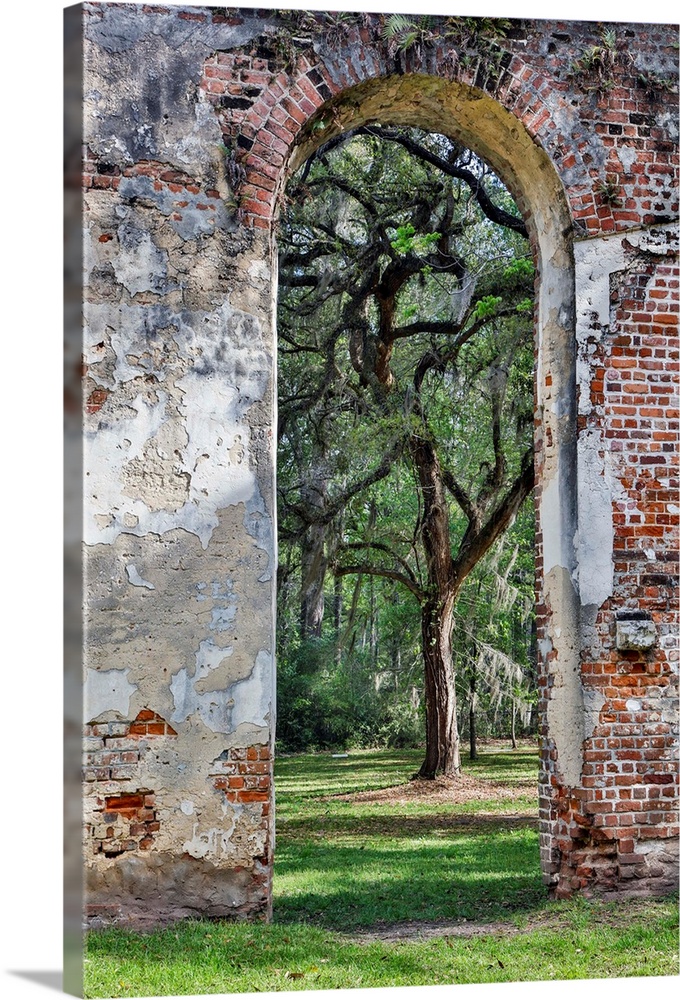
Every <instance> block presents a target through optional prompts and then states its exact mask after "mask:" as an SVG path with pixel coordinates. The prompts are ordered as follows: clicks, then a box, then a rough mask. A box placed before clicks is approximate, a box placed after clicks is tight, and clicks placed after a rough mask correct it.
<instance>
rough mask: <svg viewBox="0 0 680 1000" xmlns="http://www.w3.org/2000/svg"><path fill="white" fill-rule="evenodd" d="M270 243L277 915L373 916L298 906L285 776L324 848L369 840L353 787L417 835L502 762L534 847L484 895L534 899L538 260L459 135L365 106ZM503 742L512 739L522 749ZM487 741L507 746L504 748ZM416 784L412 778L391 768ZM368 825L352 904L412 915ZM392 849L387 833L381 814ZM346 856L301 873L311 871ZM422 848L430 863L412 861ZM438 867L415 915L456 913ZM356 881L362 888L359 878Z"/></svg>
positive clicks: (456, 881) (290, 204) (315, 162)
mask: <svg viewBox="0 0 680 1000" xmlns="http://www.w3.org/2000/svg"><path fill="white" fill-rule="evenodd" d="M278 248H279V301H278V324H277V325H278V336H279V356H278V387H279V405H278V410H279V458H278V515H279V553H280V557H279V578H278V612H279V617H278V640H277V646H278V657H277V658H278V692H279V705H278V713H277V715H278V722H277V739H278V749H279V753H278V755H277V756H278V759H279V772H278V774H277V782H278V787H279V797H278V821H279V827H278V828H279V843H278V850H277V874H279V876H280V881H281V883H282V886H283V890H282V892H283V900H282V912H283V913H284V915H287V914H288V913H289V911H290V914H291V915H292V914H293V913H294V912H295V907H296V905H298V904H300V905H301V906H302V911H301V912H302V913H303V918H304V919H308V918H318V917H321V918H327V919H328V915H329V914H330V920H331V922H333V921H335V923H336V924H337V921H338V920H341V921H342V920H345V921H349V922H350V923H349V924H348V926H349V925H351V922H352V921H353V920H358V921H359V922H362V921H365V919H366V917H365V907H364V906H363V905H362V903H361V902H355V903H349V904H347V903H346V899H347V898H348V897H347V896H344V897H343V896H342V894H341V893H339V892H338V893H337V898H336V899H335V900H334V902H333V903H329V899H328V897H327V895H326V894H325V891H324V890H322V888H321V886H319V888H318V890H317V891H315V892H312V893H310V892H309V887H307V888H306V889H305V890H304V891H303V892H302V895H303V896H304V897H305V898H304V901H301V900H300V895H301V890H300V889H299V888H297V889H296V888H295V874H296V871H295V869H296V861H295V860H294V856H295V849H294V847H293V846H292V845H291V844H289V843H288V838H287V832H288V829H289V828H288V822H289V821H290V817H291V813H290V810H289V803H288V802H287V800H286V794H287V793H288V794H290V795H291V800H290V801H291V803H293V802H297V811H296V816H297V822H298V827H297V828H298V833H299V832H300V831H301V830H304V831H305V835H307V836H310V837H312V838H314V836H315V835H318V834H319V830H318V829H317V830H315V829H313V827H314V825H315V824H316V825H318V824H319V823H321V825H322V830H321V833H322V835H323V839H324V843H323V845H322V853H324V854H326V853H327V851H328V850H329V848H330V846H331V844H332V843H333V842H334V840H337V839H339V841H341V842H343V841H346V839H347V837H349V838H350V840H351V839H352V837H355V838H356V837H358V838H360V837H361V830H362V826H361V823H360V822H359V820H358V817H356V816H353V815H352V814H351V809H352V808H353V804H355V803H361V804H363V805H361V806H360V808H359V811H360V812H361V809H362V808H363V809H364V810H365V809H369V810H370V803H371V802H375V803H376V804H377V806H378V809H379V810H380V809H382V818H383V819H385V818H386V813H385V810H387V816H389V817H391V821H392V822H397V817H398V816H399V813H400V803H401V804H402V805H407V807H408V808H411V809H412V810H413V815H412V817H410V818H411V822H412V825H413V827H414V830H417V831H419V833H418V835H419V836H420V838H421V840H422V839H423V838H425V839H428V838H429V837H430V836H431V835H432V822H431V820H432V816H430V817H429V819H428V820H426V819H425V818H424V814H423V808H425V810H426V812H427V810H428V808H430V809H431V806H432V804H433V803H434V802H437V803H438V806H437V816H436V823H435V826H441V825H442V824H443V826H444V827H448V826H450V824H451V822H452V821H453V819H454V818H455V808H454V809H450V808H449V807H455V806H458V805H460V803H461V802H467V801H471V800H473V799H474V798H475V796H477V798H479V797H480V795H485V794H486V795H487V796H488V795H490V796H491V798H493V797H494V794H495V791H498V787H499V786H498V782H496V784H495V786H494V785H493V784H490V783H489V778H490V777H491V776H492V771H493V767H494V765H500V766H501V770H503V768H505V771H504V773H505V774H506V776H507V775H509V776H510V778H509V786H510V787H512V785H513V781H514V782H515V785H516V787H515V788H514V789H513V796H514V797H513V796H510V798H511V799H512V801H513V802H514V803H515V805H514V806H511V812H513V810H514V813H513V814H514V815H515V816H518V815H523V817H524V818H523V820H522V822H521V823H519V825H517V828H516V829H515V830H513V832H512V836H511V839H513V838H514V839H517V837H519V839H520V840H522V839H523V840H524V848H525V849H526V850H529V849H531V850H533V855H534V857H533V865H527V863H526V861H527V858H526V856H524V855H522V852H521V851H520V852H519V854H517V852H516V851H515V861H516V867H515V870H514V872H513V873H512V874H508V873H507V872H506V876H507V877H505V878H503V879H502V880H501V881H499V883H498V886H497V888H498V889H499V891H501V893H502V895H503V896H505V897H512V896H514V895H515V894H517V900H518V901H519V899H520V898H521V899H522V900H523V901H524V903H526V901H527V893H528V892H529V895H530V896H531V895H532V893H538V894H539V895H541V896H542V895H543V893H544V890H543V889H542V885H541V879H540V872H539V871H538V865H537V856H538V850H537V832H536V827H537V822H538V817H537V810H536V771H537V748H536V740H535V735H536V729H537V715H536V711H535V705H536V701H537V676H536V655H535V650H536V642H535V628H534V613H533V609H534V597H533V587H534V548H535V545H534V509H533V503H532V496H531V494H532V489H533V482H534V336H533V332H534V322H533V317H534V297H533V296H534V284H535V265H534V260H533V253H532V250H531V247H530V244H529V240H528V234H527V231H526V227H525V224H524V222H523V220H522V218H521V215H520V213H519V210H518V209H517V206H516V204H515V203H514V201H513V199H512V197H511V195H510V194H509V192H508V190H507V189H506V188H505V187H504V185H503V184H502V182H501V181H500V179H499V178H498V176H497V175H496V174H495V173H494V172H493V171H492V170H491V168H490V167H488V165H487V164H486V163H485V162H484V161H483V160H482V159H480V158H479V157H478V156H477V155H476V154H475V153H474V152H473V151H472V150H470V149H469V148H468V147H466V146H465V145H464V144H463V143H462V142H460V141H458V140H456V139H451V138H449V137H447V136H444V135H442V134H439V133H433V132H429V131H425V130H423V129H417V128H413V127H406V126H393V125H383V124H379V123H376V122H372V123H370V124H366V125H363V126H360V127H358V128H356V129H353V130H350V131H349V132H346V133H343V134H341V135H338V136H337V137H335V138H333V139H332V140H331V141H330V142H329V143H327V144H324V145H322V146H320V147H319V148H318V149H316V150H315V151H314V152H313V153H312V155H311V156H310V157H309V158H307V160H306V161H305V162H304V163H303V164H302V165H301V166H300V168H299V169H298V171H297V172H296V173H294V174H293V175H292V176H291V179H290V181H289V184H288V187H287V189H286V194H285V199H284V202H283V206H282V211H281V217H280V222H279V231H278ZM463 736H465V738H466V750H465V752H464V753H463V752H462V748H461V737H463ZM518 736H525V737H527V740H526V742H525V743H524V744H523V745H522V746H519V745H518ZM494 738H495V739H496V740H497V742H496V743H495V744H494V743H488V744H487V747H488V748H489V753H488V754H486V756H485V760H484V761H483V762H482V765H483V766H482V770H481V772H480V774H482V775H483V777H481V778H480V779H478V778H476V776H475V768H473V770H472V772H471V771H470V764H471V763H472V762H476V761H478V760H479V758H480V753H479V749H480V747H479V743H480V739H490V740H493V739H494ZM501 747H503V749H505V748H508V749H509V748H510V747H514V748H515V750H516V751H517V753H516V756H515V759H514V764H510V758H509V757H507V755H506V756H505V757H503V755H502V754H501V753H499V751H500V750H501ZM282 754H284V755H285V754H304V755H305V756H302V757H300V758H297V760H295V759H293V758H286V757H285V756H284V757H282ZM515 764H517V765H518V766H517V767H515ZM477 766H478V765H477ZM484 767H486V770H484ZM532 767H533V773H532V770H531V769H532ZM523 768H524V769H525V770H526V769H528V775H529V776H528V781H527V780H526V775H524V779H525V780H524V784H523V781H522V775H523V770H522V769H523ZM414 769H415V773H414ZM296 771H297V773H296ZM518 776H519V777H518ZM409 777H415V778H417V779H418V780H416V781H415V782H411V783H409V784H407V785H404V782H405V781H406V779H408V778H409ZM527 784H528V789H527V787H526V785H527ZM390 786H397V787H396V789H395V787H390ZM282 792H283V794H282ZM333 793H335V794H333ZM515 793H516V794H515ZM318 796H321V797H322V799H323V801H324V806H323V808H322V811H321V814H318V813H316V814H315V811H314V806H313V802H314V799H315V797H318ZM329 796H330V797H329ZM375 796H377V797H378V798H377V799H375ZM531 798H533V809H532V812H533V819H528V818H527V816H526V812H527V810H528V809H531V806H530V805H528V802H529V800H530V799H531ZM518 803H519V804H518ZM428 804H429V805H428ZM506 805H508V802H507V797H506ZM300 810H301V811H300ZM294 811H295V810H294ZM402 811H403V810H402ZM303 814H304V816H305V817H306V818H305V819H304V820H303V821H302V823H301V825H300V822H299V821H300V819H301V815H303ZM320 815H323V817H324V818H323V820H320V818H319V816H320ZM343 817H344V819H343ZM374 820H375V817H372V818H369V820H368V825H369V827H370V826H371V824H372V823H373V822H374ZM390 828H391V822H390V821H389V820H388V822H387V826H386V829H387V830H388V831H389V830H390ZM364 832H365V831H364ZM383 832H384V831H383ZM440 833H441V830H440ZM376 837H377V840H375V841H374V843H373V850H372V851H371V852H370V855H369V856H367V855H366V853H365V852H366V846H367V845H366V844H364V845H363V847H361V848H360V849H361V850H363V851H364V853H363V855H362V864H361V865H358V864H357V863H356V861H355V862H354V863H352V864H351V867H352V869H353V871H354V872H355V873H358V872H359V871H360V872H361V875H360V876H359V886H358V887H357V890H358V891H357V892H354V891H353V892H352V893H351V894H350V896H351V898H354V899H355V900H357V899H359V900H361V899H362V898H363V896H364V895H366V899H367V900H368V899H369V898H372V896H375V899H373V902H372V905H373V907H374V909H375V910H376V912H377V914H378V916H377V919H381V920H385V919H392V920H394V919H397V920H398V919H405V918H406V916H407V915H408V914H410V913H411V912H412V900H411V899H410V897H409V894H408V893H406V894H405V893H404V885H403V884H402V883H401V879H402V878H404V879H405V878H408V879H409V880H412V878H413V873H412V872H411V873H410V875H407V874H406V873H405V871H404V874H402V875H399V876H397V877H396V878H395V877H394V869H393V868H391V869H390V870H391V876H390V879H389V887H388V885H387V882H388V880H387V879H385V877H384V873H383V877H382V879H381V876H380V862H379V860H378V856H379V855H381V854H382V852H383V851H384V848H385V844H384V843H382V844H381V842H380V835H379V834H378V833H376ZM435 839H436V838H435ZM407 841H409V838H407ZM390 842H391V843H392V845H394V844H396V843H401V840H400V839H399V838H398V837H395V836H394V831H392V833H391V834H390ZM530 845H532V846H530ZM336 846H338V845H337V844H336ZM512 847H513V850H514V848H515V847H516V845H514V844H513V845H512ZM433 850H434V851H435V853H436V847H434V848H433ZM282 852H283V856H282ZM403 853H404V857H406V856H407V855H408V854H409V848H408V847H406V846H404V849H403ZM482 853H483V852H482ZM496 853H497V854H498V856H499V857H502V856H503V850H499V851H498V852H496ZM472 854H473V855H474V851H472ZM341 856H342V850H341V852H340V855H336V856H335V858H334V859H333V858H331V857H328V858H326V860H325V861H324V862H323V863H321V864H320V865H318V866H317V867H318V869H319V870H323V872H324V873H325V876H326V877H327V876H328V873H329V870H331V869H334V868H335V867H336V866H337V864H338V861H339V859H340V857H341ZM418 856H419V858H420V859H421V861H420V862H419V863H421V864H422V863H423V861H422V859H423V857H424V856H426V855H423V854H422V852H421V853H420V854H419V855H418ZM433 856H434V855H433ZM519 857H522V860H521V861H517V859H518V858H519ZM383 860H384V859H383ZM346 861H347V858H345V862H346ZM366 861H367V862H368V864H366V863H365V862H366ZM480 863H481V864H482V866H483V867H484V868H486V869H487V870H488V868H489V865H490V864H491V865H492V867H493V863H492V862H491V861H490V859H489V858H488V857H485V858H484V859H483V860H481V857H477V858H476V859H475V860H469V862H468V869H469V868H470V866H472V870H474V871H475V873H476V875H477V876H478V875H480V871H479V869H478V866H479V864H480ZM455 867H459V866H453V867H452V879H451V889H450V891H451V893H454V896H453V897H452V898H451V899H447V898H446V896H444V897H442V894H441V893H437V892H435V891H434V890H433V889H432V891H431V892H430V889H431V888H432V887H431V886H429V882H428V878H427V877H426V878H425V879H424V881H423V898H422V901H421V902H420V903H418V904H416V905H415V910H416V911H418V915H419V916H421V918H423V916H422V912H421V911H423V912H424V913H425V915H426V916H427V918H428V919H429V918H432V919H442V917H445V916H446V915H447V914H448V913H449V912H453V911H452V909H451V907H452V904H453V906H454V908H455V910H456V912H457V913H458V915H459V916H460V913H461V912H462V913H463V914H465V912H467V910H466V906H468V909H469V916H468V919H472V918H474V915H475V912H476V911H475V905H473V904H472V902H470V901H469V902H466V899H465V896H466V885H465V879H463V880H462V881H461V879H460V878H456V876H455V874H454V871H453V868H455ZM529 868H533V874H530V872H529ZM281 869H283V873H282V872H281ZM532 877H533V883H531V878H532ZM367 880H368V882H369V883H371V884H373V885H374V889H375V888H376V885H375V884H376V883H377V884H378V886H379V891H375V892H373V893H372V895H371V893H368V894H365V893H364V892H363V888H362V887H363V886H364V883H366V881H367ZM331 881H332V880H331ZM472 881H473V882H474V881H475V880H474V879H473V880H472ZM529 883H531V884H529ZM456 887H458V888H457V889H456ZM468 887H469V886H468ZM501 887H502V888H501ZM478 890H479V886H477V887H476V889H475V892H477V893H478ZM332 893H333V890H332V887H331V895H332ZM456 893H458V894H457V895H456ZM428 895H429V900H428V899H427V896H428ZM482 896H484V893H482ZM478 898H481V897H479V896H478ZM398 900H400V901H401V904H402V910H403V912H402V910H400V908H399V905H398ZM381 901H382V902H383V903H384V904H385V905H384V907H383V909H384V913H383V912H382V911H381ZM496 902H497V903H498V905H499V906H500V905H501V904H500V898H499V900H498V901H496ZM505 904H507V905H509V906H510V907H511V908H512V902H511V900H507V899H506V901H505ZM505 904H504V905H505ZM403 907H406V909H403ZM461 907H462V910H461ZM352 910H357V911H358V912H352ZM362 914H363V916H362Z"/></svg>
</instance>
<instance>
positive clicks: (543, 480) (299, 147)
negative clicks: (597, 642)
mask: <svg viewBox="0 0 680 1000" xmlns="http://www.w3.org/2000/svg"><path fill="white" fill-rule="evenodd" d="M320 78H321V74H320V73H317V74H316V79H320ZM303 79H304V80H308V79H309V76H308V75H306V76H305V77H304V78H303ZM290 90H291V91H292V92H293V93H296V92H298V90H299V91H300V92H303V90H302V87H300V81H299V80H298V81H296V82H294V83H293V84H292V86H291V87H290ZM305 90H306V92H307V93H309V86H307V87H306V88H305ZM291 99H292V98H289V100H291ZM286 103H287V98H286V96H285V95H284V97H282V98H281V100H280V103H279V104H277V105H276V107H284V108H285V106H286ZM313 103H314V104H315V111H314V113H313V114H312V115H310V117H309V118H308V119H307V120H306V121H304V122H300V123H298V124H299V128H298V129H297V130H296V134H295V138H294V139H293V141H292V142H291V144H290V146H289V147H288V148H287V149H286V151H285V153H283V152H282V153H281V154H280V155H281V156H282V157H283V162H282V164H281V166H280V168H279V171H278V176H277V177H276V178H273V177H272V178H271V180H272V181H273V186H270V185H266V186H264V187H262V186H260V184H259V183H258V177H261V176H262V175H261V174H260V171H261V170H262V168H263V164H262V163H261V162H260V156H261V153H259V152H257V151H255V150H256V149H258V148H261V147H263V146H264V144H265V143H266V142H267V139H263V131H262V130H263V129H265V128H266V123H265V124H263V126H262V127H261V129H260V132H259V140H258V146H257V147H253V149H254V151H253V153H252V156H248V157H246V158H245V163H246V164H247V174H246V180H245V185H244V196H245V197H246V198H247V200H246V202H245V207H244V211H245V213H246V217H247V221H248V222H249V223H250V224H253V225H256V226H257V225H258V224H259V223H260V222H261V221H262V220H264V218H265V216H263V215H257V214H256V212H255V211H254V207H255V205H256V206H257V208H258V210H261V209H262V208H263V207H264V206H266V207H267V209H268V210H270V211H271V218H272V219H274V220H275V219H276V216H277V208H278V200H279V199H280V196H281V194H282V190H283V187H284V185H285V179H286V178H287V177H288V176H290V174H291V173H292V172H293V171H295V170H296V169H297V168H298V167H299V166H301V165H302V163H303V162H304V161H305V159H306V158H307V157H308V156H309V155H310V154H311V152H312V151H313V150H314V149H315V148H317V147H318V146H319V145H321V144H322V143H325V142H327V141H329V140H330V139H332V138H334V136H336V135H338V134H340V133H341V132H342V131H344V130H346V129H347V128H350V127H351V128H356V127H358V126H360V125H363V124H366V123H370V122H372V121H379V122H381V123H382V124H399V125H411V126H416V127H419V128H425V129H430V130H432V131H434V130H436V131H438V132H441V133H444V134H448V135H449V136H451V137H452V138H455V139H457V140H459V141H461V142H462V143H464V144H465V145H466V146H468V147H470V148H473V149H474V151H475V152H477V153H478V154H479V155H481V156H483V157H484V158H485V159H486V160H487V162H490V163H492V165H493V166H494V168H495V170H496V172H497V173H498V174H499V176H500V177H501V179H502V180H503V181H504V182H505V183H506V185H507V186H508V187H509V188H510V189H511V190H512V193H513V195H514V196H515V198H516V200H517V202H518V204H520V205H521V206H522V208H523V210H524V213H525V221H526V223H527V227H528V229H529V234H530V242H531V245H532V249H533V253H534V256H535V263H536V273H537V281H536V310H535V344H536V358H537V362H536V412H535V454H536V480H537V484H538V485H537V490H536V513H537V534H536V539H537V549H536V552H537V555H536V572H537V586H538V593H539V606H540V608H541V609H542V613H541V614H539V616H538V636H539V642H540V647H539V648H540V649H541V651H542V657H541V659H542V668H541V687H540V690H541V700H540V704H539V714H540V719H541V723H540V730H541V733H542V737H543V742H542V769H543V772H544V775H545V776H546V777H545V780H544V781H543V782H542V783H541V788H540V802H541V843H542V852H541V859H542V865H543V872H544V878H545V881H546V883H547V884H548V885H553V884H554V883H555V877H554V876H555V852H554V844H555V840H556V828H557V823H558V806H557V800H556V796H555V792H554V789H553V787H551V784H550V778H549V777H548V776H549V775H558V774H559V775H560V779H559V780H560V782H562V781H564V780H565V777H566V779H567V782H568V784H570V785H576V784H578V781H579V779H580V774H581V767H582V764H583V751H582V743H583V738H584V734H583V724H582V717H583V697H582V693H581V689H580V683H579V658H578V643H577V642H576V641H574V637H575V636H577V635H578V633H579V629H580V621H579V615H580V608H579V600H578V594H577V584H576V582H575V580H574V577H575V574H576V566H577V557H576V552H575V548H574V540H575V538H576V534H577V520H576V517H577V498H576V490H577V483H576V474H575V469H576V464H577V459H576V448H577V442H576V392H575V380H576V337H575V314H576V307H575V286H574V270H573V247H572V226H571V218H570V213H569V208H568V205H567V201H566V197H565V193H564V189H563V187H562V185H561V183H560V180H559V177H558V175H557V172H556V171H555V169H554V168H553V166H552V164H551V163H550V161H549V159H548V158H547V156H546V155H545V153H544V151H543V150H542V149H541V147H540V146H538V145H537V144H536V143H534V142H533V141H532V139H531V136H530V135H529V133H528V131H527V130H526V129H525V128H524V127H523V126H522V125H520V124H518V122H517V119H516V118H515V117H514V116H512V115H511V114H509V113H508V112H506V111H505V109H504V108H503V107H502V106H501V105H500V104H499V103H498V102H497V101H496V100H494V99H493V98H490V97H489V96H488V95H485V94H484V93H483V92H481V91H479V90H477V89H474V88H471V87H469V86H467V85H460V84H457V83H455V82H451V81H446V80H442V78H441V77H431V76H424V75H422V74H419V73H418V74H416V73H414V74H404V75H402V76H399V77H396V78H394V77H386V78H377V79H374V80H371V81H369V82H368V83H365V84H359V85H355V86H354V87H351V88H349V89H348V90H347V91H343V92H340V93H338V94H337V95H336V96H335V97H334V99H333V100H332V101H327V102H324V103H322V104H321V105H318V100H317V101H316V102H313ZM278 117H281V116H280V115H279V116H278ZM289 123H290V122H289ZM319 123H322V124H323V126H324V127H323V128H319ZM282 141H283V140H281V139H279V142H282ZM277 148H278V149H279V150H280V149H281V148H282V147H281V146H280V145H279V144H278V143H277ZM272 173H273V171H272ZM260 183H261V182H260ZM253 199H255V201H254V202H253ZM563 776H564V777H563Z"/></svg>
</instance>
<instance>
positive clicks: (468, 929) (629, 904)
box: [346, 897, 675, 944]
mask: <svg viewBox="0 0 680 1000" xmlns="http://www.w3.org/2000/svg"><path fill="white" fill-rule="evenodd" d="M576 902H577V905H580V907H581V909H582V910H583V911H584V912H583V913H582V914H581V920H583V919H584V918H585V919H587V923H588V926H589V927H590V928H595V927H611V928H614V929H625V928H628V927H630V925H631V924H632V923H634V922H636V921H647V920H653V919H656V918H657V917H658V916H659V915H660V914H662V913H663V912H665V910H666V909H668V905H669V901H668V899H664V898H658V899H654V898H651V899H650V898H648V897H647V898H632V899H624V900H622V899H619V900H617V901H616V902H611V901H607V902H606V901H604V900H600V899H589V900H586V899H583V898H581V899H580V900H577V901H576ZM673 905H675V904H673ZM565 908H566V909H565ZM571 909H573V907H570V904H569V903H565V904H561V905H560V904H557V905H556V906H555V904H553V906H552V907H551V908H549V909H545V910H539V911H538V912H535V913H532V914H531V915H530V916H527V918H526V919H525V920H523V921H522V922H521V925H518V924H516V923H513V922H511V921H508V920H497V921H494V922H488V923H483V922H479V923H478V922H477V921H475V920H459V921H458V922H457V923H450V922H449V923H447V922H444V921H442V922H438V921H422V922H420V921H417V920H405V921H403V922H401V923H398V924H387V923H384V924H382V923H377V924H373V926H372V927H367V928H365V929H364V930H357V931H353V932H352V934H348V935H346V937H347V938H348V939H349V940H351V941H352V942H354V943H355V944H376V943H377V942H382V943H385V944H398V943H399V942H400V941H401V942H404V943H406V942H413V941H429V940H430V939H431V938H443V939H446V938H473V937H486V936H490V935H493V936H494V937H513V936H515V935H516V934H529V933H531V932H532V931H536V930H546V931H564V930H567V929H568V928H569V927H571V926H573V914H571V913H570V910H571Z"/></svg>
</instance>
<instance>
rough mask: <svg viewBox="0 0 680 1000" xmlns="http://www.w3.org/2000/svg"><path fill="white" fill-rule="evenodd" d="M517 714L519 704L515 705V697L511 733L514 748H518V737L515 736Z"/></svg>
mask: <svg viewBox="0 0 680 1000" xmlns="http://www.w3.org/2000/svg"><path fill="white" fill-rule="evenodd" d="M516 714H517V706H516V705H515V701H514V699H513V702H512V731H511V734H510V735H511V739H512V749H513V750H516V749H517V739H516V738H515V716H516Z"/></svg>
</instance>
